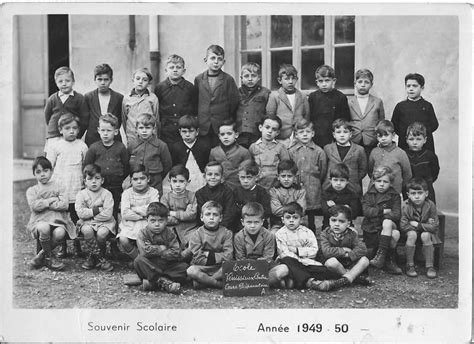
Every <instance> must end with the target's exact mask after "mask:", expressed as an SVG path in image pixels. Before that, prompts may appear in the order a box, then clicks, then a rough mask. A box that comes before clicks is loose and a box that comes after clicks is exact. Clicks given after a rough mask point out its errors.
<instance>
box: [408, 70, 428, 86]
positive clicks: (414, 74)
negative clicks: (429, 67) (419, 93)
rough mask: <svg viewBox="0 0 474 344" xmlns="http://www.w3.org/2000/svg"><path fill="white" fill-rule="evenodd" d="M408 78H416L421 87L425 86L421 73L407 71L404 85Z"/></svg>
mask: <svg viewBox="0 0 474 344" xmlns="http://www.w3.org/2000/svg"><path fill="white" fill-rule="evenodd" d="M408 80H416V82H418V83H419V84H420V86H421V87H423V86H425V78H424V77H423V75H421V74H418V73H409V74H407V75H406V76H405V85H406V83H407V81H408Z"/></svg>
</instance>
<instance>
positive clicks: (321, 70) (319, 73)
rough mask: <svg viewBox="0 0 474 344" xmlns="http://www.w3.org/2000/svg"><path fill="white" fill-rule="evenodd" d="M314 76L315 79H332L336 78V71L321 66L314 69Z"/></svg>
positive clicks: (329, 67) (326, 66)
mask: <svg viewBox="0 0 474 344" xmlns="http://www.w3.org/2000/svg"><path fill="white" fill-rule="evenodd" d="M314 75H315V76H316V79H317V78H320V77H322V78H325V77H329V78H332V79H334V78H335V77H336V71H335V70H334V68H332V67H331V66H328V65H322V66H319V67H318V68H317V69H316V72H315V73H314Z"/></svg>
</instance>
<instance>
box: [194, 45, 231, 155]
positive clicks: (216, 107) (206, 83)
mask: <svg viewBox="0 0 474 344" xmlns="http://www.w3.org/2000/svg"><path fill="white" fill-rule="evenodd" d="M204 62H205V63H206V65H207V70H206V71H205V72H203V73H201V74H199V75H198V76H196V78H195V79H194V87H196V89H197V92H198V108H197V116H198V120H199V135H200V136H202V137H203V138H205V139H206V140H207V141H208V143H209V145H210V146H211V147H214V146H216V145H217V144H218V143H219V141H218V139H217V133H218V132H219V131H218V130H219V124H220V123H222V121H224V120H225V119H228V118H232V119H235V111H236V110H237V106H238V105H239V90H238V88H237V85H236V83H235V80H234V78H233V77H232V76H230V75H229V74H227V73H225V72H224V71H223V70H222V67H223V66H224V63H225V53H224V49H223V48H222V47H221V46H219V45H215V44H213V45H211V46H209V47H208V48H207V50H206V57H205V58H204Z"/></svg>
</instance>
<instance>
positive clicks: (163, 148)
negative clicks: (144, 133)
mask: <svg viewBox="0 0 474 344" xmlns="http://www.w3.org/2000/svg"><path fill="white" fill-rule="evenodd" d="M128 152H129V154H130V166H133V165H135V164H143V165H145V167H147V168H148V170H149V172H150V173H154V174H156V173H159V174H161V177H162V178H164V177H165V176H166V174H167V173H168V172H169V170H170V169H171V164H172V163H171V155H170V152H169V150H168V146H167V145H166V143H164V142H163V141H161V140H160V139H159V138H157V137H156V136H155V135H153V136H152V137H150V138H149V139H148V140H142V139H141V138H140V137H137V139H136V140H135V141H134V142H133V143H132V145H131V146H129V147H128Z"/></svg>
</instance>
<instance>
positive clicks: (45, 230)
mask: <svg viewBox="0 0 474 344" xmlns="http://www.w3.org/2000/svg"><path fill="white" fill-rule="evenodd" d="M36 231H37V233H38V236H39V237H40V238H44V237H45V236H48V237H49V235H50V233H51V226H50V225H49V224H48V223H47V222H38V223H37V224H36Z"/></svg>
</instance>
